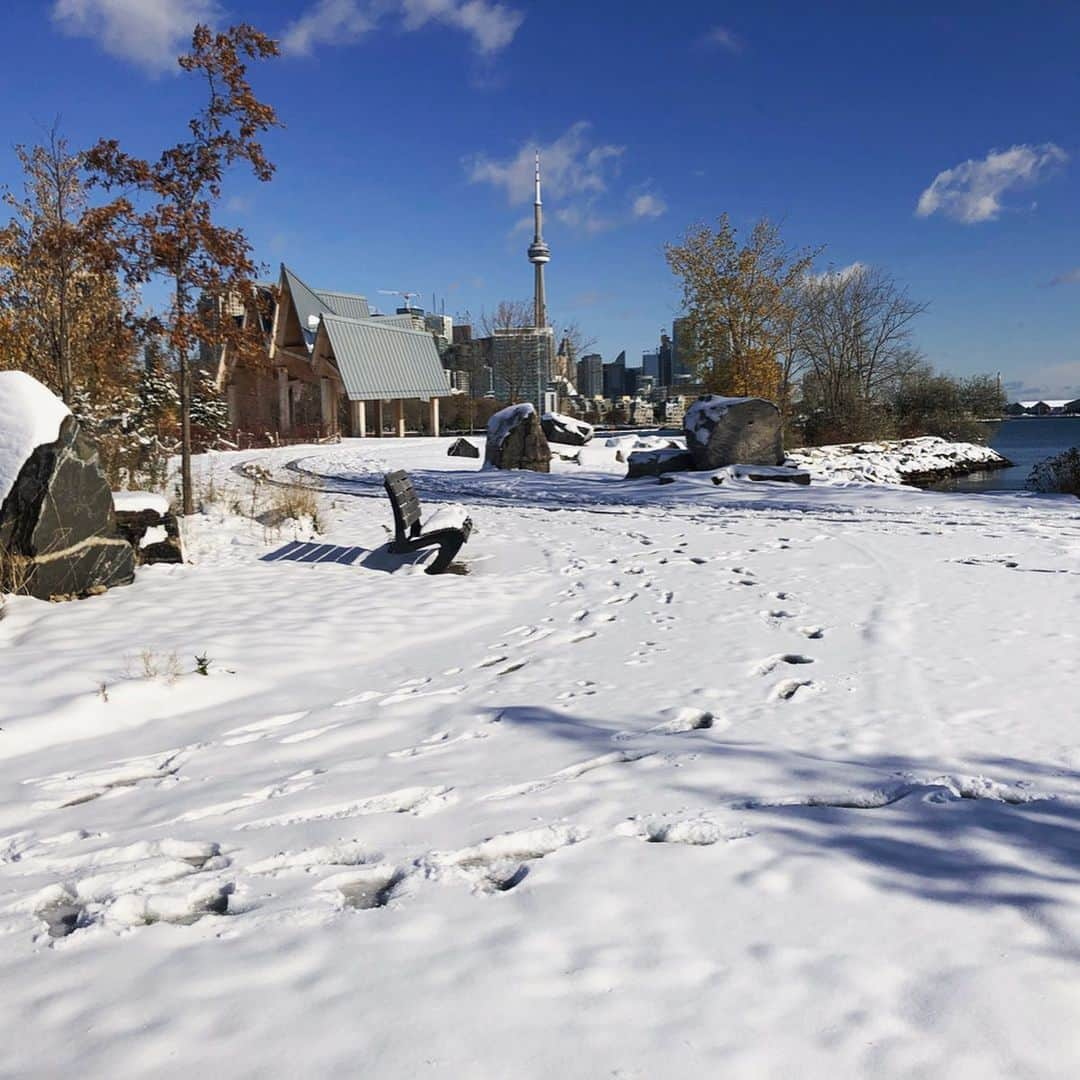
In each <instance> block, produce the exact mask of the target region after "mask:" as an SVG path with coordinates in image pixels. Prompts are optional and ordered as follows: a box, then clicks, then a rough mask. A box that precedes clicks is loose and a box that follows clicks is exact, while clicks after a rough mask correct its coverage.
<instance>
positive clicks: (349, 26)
mask: <svg viewBox="0 0 1080 1080" xmlns="http://www.w3.org/2000/svg"><path fill="white" fill-rule="evenodd" d="M376 21H377V20H376V18H375V16H374V14H373V13H372V11H371V10H370V9H369V7H368V5H366V4H360V3H358V2H357V0H319V2H318V3H317V4H316V5H315V6H314V7H313V8H311V9H310V10H308V11H306V12H305V13H304V14H303V15H301V16H300V18H299V19H296V20H295V21H294V22H291V23H289V25H288V26H286V27H285V29H284V31H283V32H282V35H281V48H282V51H283V52H286V53H293V54H297V55H300V56H306V55H307V54H308V53H310V52H311V51H312V50H313V49H314V48H315V46H316V45H348V44H351V43H352V42H354V41H357V40H359V39H360V38H361V37H363V36H364V34H366V33H367V32H368V31H369V30H373V29H374V28H375V23H376Z"/></svg>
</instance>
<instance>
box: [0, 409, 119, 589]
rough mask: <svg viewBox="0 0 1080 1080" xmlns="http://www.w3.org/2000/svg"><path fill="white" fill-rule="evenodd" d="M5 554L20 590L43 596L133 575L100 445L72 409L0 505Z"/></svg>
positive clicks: (0, 542)
mask: <svg viewBox="0 0 1080 1080" xmlns="http://www.w3.org/2000/svg"><path fill="white" fill-rule="evenodd" d="M0 553H2V554H3V555H4V556H5V557H6V561H7V562H8V563H9V564H10V565H12V566H13V567H15V568H16V575H17V579H16V581H15V582H14V583H13V584H14V585H15V590H16V591H18V592H23V593H27V594H29V595H30V596H36V597H38V598H39V599H42V600H49V599H54V598H59V597H65V598H67V597H74V596H88V595H92V594H94V593H98V592H102V591H104V590H105V589H108V588H111V587H112V586H114V585H127V584H128V583H129V582H131V581H132V580H134V577H135V552H134V549H133V548H132V546H131V544H130V543H128V541H127V540H126V539H125V538H124V537H123V536H122V535H121V534H120V533H119V532H118V531H117V528H116V518H115V515H114V513H113V501H112V491H111V490H110V488H109V485H108V483H107V482H106V480H105V476H104V474H103V473H102V471H101V468H100V466H99V464H98V453H97V447H96V446H95V445H94V443H93V441H92V440H91V439H90V438H89V437H88V436H86V435H85V434H83V433H82V431H81V430H80V428H79V422H78V421H77V420H76V419H75V418H74V417H73V416H68V417H67V418H66V419H65V420H64V421H63V423H62V424H61V425H60V434H59V436H58V437H57V439H56V441H55V442H52V443H47V444H46V445H44V446H39V447H37V449H35V450H34V452H33V453H32V454H31V455H30V457H29V458H28V459H27V461H26V463H25V464H24V465H23V467H22V469H21V470H20V472H19V475H18V477H17V478H16V480H15V484H14V486H13V487H12V489H11V491H10V492H9V493H8V496H7V498H6V499H5V500H4V503H3V505H2V506H0Z"/></svg>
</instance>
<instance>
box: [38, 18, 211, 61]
mask: <svg viewBox="0 0 1080 1080" xmlns="http://www.w3.org/2000/svg"><path fill="white" fill-rule="evenodd" d="M220 15H221V8H220V6H219V5H218V4H217V2H216V0H56V2H55V3H54V4H53V6H52V21H53V22H54V23H55V24H56V26H57V27H59V29H60V30H62V31H63V32H64V33H65V34H70V35H71V36H73V37H87V38H92V39H93V40H94V41H96V42H97V43H98V44H99V45H100V46H101V47H102V48H103V49H104V50H105V51H106V52H107V53H108V54H109V55H110V56H115V57H118V58H119V59H121V60H130V61H131V62H132V63H134V64H137V65H138V66H139V67H141V68H142V69H143V70H144V71H146V72H148V73H149V74H151V75H160V74H161V73H162V72H165V71H170V70H172V71H177V70H179V68H178V67H177V64H176V58H177V56H179V55H180V53H182V52H184V51H186V49H187V48H188V47H189V46H190V45H191V32H192V31H193V30H194V29H195V24H196V23H200V22H201V23H212V22H214V21H215V19H217V18H218V17H219V16H220Z"/></svg>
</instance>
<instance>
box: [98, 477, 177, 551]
mask: <svg viewBox="0 0 1080 1080" xmlns="http://www.w3.org/2000/svg"><path fill="white" fill-rule="evenodd" d="M113 505H114V507H115V508H116V526H117V528H118V529H119V531H120V533H121V535H122V536H124V537H125V538H126V539H127V541H128V543H129V544H131V546H132V547H133V548H134V549H135V557H136V560H137V561H138V563H139V565H140V566H144V565H148V564H151V563H182V562H183V561H184V547H183V543H182V541H181V539H180V523H179V522H178V521H177V520H176V515H175V514H174V513H173V512H172V511H171V510H170V509H169V500H168V499H166V498H165V496H164V495H155V494H153V493H152V492H147V491H114V492H113Z"/></svg>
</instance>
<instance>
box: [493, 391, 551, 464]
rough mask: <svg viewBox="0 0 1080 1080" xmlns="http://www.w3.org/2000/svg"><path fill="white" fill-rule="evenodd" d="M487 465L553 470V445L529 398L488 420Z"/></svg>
mask: <svg viewBox="0 0 1080 1080" xmlns="http://www.w3.org/2000/svg"><path fill="white" fill-rule="evenodd" d="M484 468H485V469H528V470H529V471H531V472H543V473H546V472H550V471H551V447H549V446H548V442H547V439H546V438H545V437H544V430H543V428H542V427H541V426H540V417H539V416H537V415H536V409H535V408H534V407H533V406H532V405H530V404H529V403H528V402H526V403H524V404H521V405H510V406H508V407H507V408H505V409H502V410H501V411H500V412H497V413H496V414H495V415H494V416H493V417H492V418H491V419H490V420H489V421H488V429H487V448H486V450H485V453H484Z"/></svg>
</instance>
